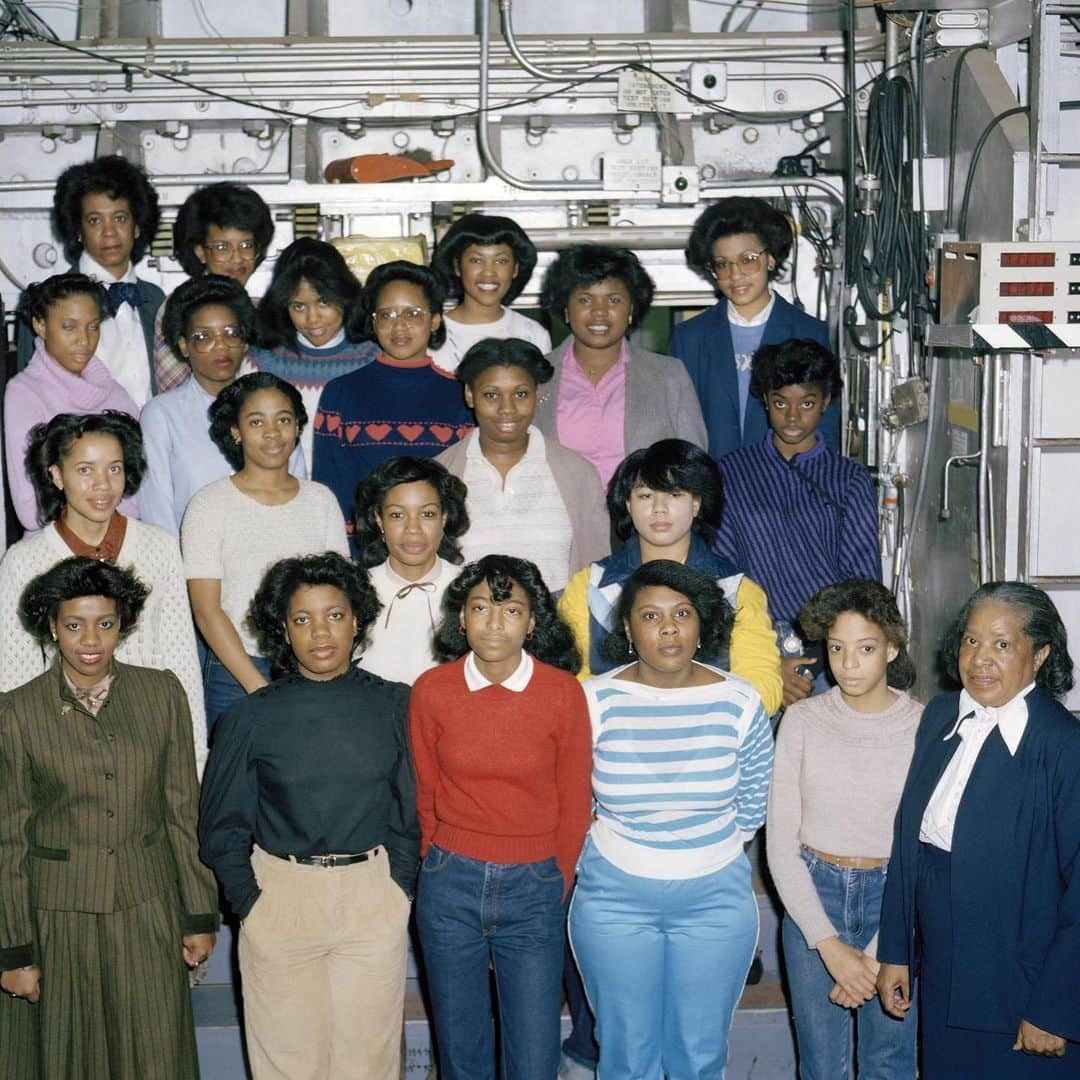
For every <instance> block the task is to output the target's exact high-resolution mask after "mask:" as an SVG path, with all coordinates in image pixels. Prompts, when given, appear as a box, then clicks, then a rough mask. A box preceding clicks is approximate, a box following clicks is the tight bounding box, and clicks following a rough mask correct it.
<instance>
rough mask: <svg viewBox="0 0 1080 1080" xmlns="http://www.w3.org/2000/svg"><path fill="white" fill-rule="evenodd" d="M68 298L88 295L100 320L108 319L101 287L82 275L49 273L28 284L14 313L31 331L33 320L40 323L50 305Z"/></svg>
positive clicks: (107, 300)
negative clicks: (37, 320) (41, 279)
mask: <svg viewBox="0 0 1080 1080" xmlns="http://www.w3.org/2000/svg"><path fill="white" fill-rule="evenodd" d="M72 296H88V297H89V298H90V299H91V300H92V301H93V303H94V305H95V307H97V310H98V316H99V317H100V318H101V319H103V320H104V319H109V318H111V317H112V308H110V306H109V294H108V292H106V291H105V286H104V285H102V284H101V283H100V282H98V281H94V279H93V278H89V277H87V276H86V275H85V274H53V275H52V277H47V278H46V279H45V280H44V281H32V282H30V284H29V285H27V286H26V288H25V289H24V290H23V294H22V296H20V297H19V306H18V308H17V309H16V314H18V316H19V318H21V319H22V320H23V321H24V322H25V323H26V325H27V326H29V327H30V328H31V329H33V325H34V322H33V321H34V319H41V320H42V321H44V320H45V319H46V318H47V317H48V314H49V308H51V307H52V306H53V304H55V303H57V302H59V301H60V300H67V299H69V298H70V297H72Z"/></svg>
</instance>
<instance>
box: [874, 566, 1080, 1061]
mask: <svg viewBox="0 0 1080 1080" xmlns="http://www.w3.org/2000/svg"><path fill="white" fill-rule="evenodd" d="M946 656H947V659H948V660H949V661H950V665H951V667H952V669H953V672H954V674H957V675H958V676H959V679H960V682H961V683H962V684H963V687H964V689H963V691H962V692H961V693H959V694H941V695H939V696H938V697H936V698H935V699H934V700H933V701H932V702H931V703H930V704H929V705H928V706H927V707H926V711H925V713H924V714H923V719H922V723H921V725H920V727H919V733H918V736H917V739H916V745H915V755H914V758H913V759H912V763H911V769H910V771H909V773H908V778H907V782H906V785H905V788H904V794H903V796H902V798H901V802H900V808H899V810H898V812H897V816H896V826H895V839H894V842H893V851H892V858H891V860H890V862H889V869H888V876H887V878H886V883H885V898H884V903H883V910H882V915H881V931H880V934H881V936H880V942H879V945H878V958H879V960H880V961H881V970H880V971H879V973H878V983H877V984H878V994H879V996H880V998H881V1002H882V1005H883V1006H884V1008H885V1010H886V1012H888V1013H890V1014H891V1015H893V1016H895V1017H896V1018H897V1019H900V1020H903V1019H904V1017H905V1014H906V1012H907V1010H908V1009H909V1007H910V1004H911V1000H912V999H911V984H912V976H913V975H915V976H917V977H918V986H919V998H920V1007H919V1023H920V1027H921V1035H922V1044H923V1051H922V1069H921V1072H920V1076H921V1077H922V1078H923V1080H964V1078H971V1080H976V1078H977V1080H1022V1078H1027V1077H1036V1078H1037V1077H1066V1076H1068V1077H1078V1076H1080V1046H1078V1045H1076V1044H1077V1042H1080V723H1078V722H1077V721H1076V719H1075V717H1074V716H1073V715H1072V714H1071V713H1070V712H1069V711H1068V710H1067V709H1065V708H1064V707H1063V706H1062V705H1061V704H1060V702H1059V701H1058V700H1057V699H1058V698H1060V697H1061V696H1063V695H1064V694H1065V692H1066V691H1067V690H1069V689H1070V688H1071V687H1072V685H1073V676H1072V659H1071V658H1070V656H1069V653H1068V649H1067V644H1066V636H1065V627H1064V626H1063V625H1062V621H1061V617H1060V615H1059V614H1058V612H1057V609H1056V608H1055V607H1054V605H1053V603H1052V602H1051V601H1050V599H1049V597H1047V596H1046V594H1045V593H1043V592H1042V591H1041V590H1040V589H1037V588H1035V587H1034V586H1032V585H1026V584H1021V583H1020V582H1012V581H998V582H992V583H990V584H988V585H983V586H982V587H981V588H980V589H978V590H977V591H976V592H975V594H974V595H973V596H972V597H971V599H970V600H969V601H968V602H967V604H966V605H965V606H964V609H963V611H962V612H961V613H960V617H959V619H958V620H957V622H956V624H955V625H954V627H953V630H952V633H951V637H950V639H949V643H948V646H947V649H946ZM906 1022H907V1023H912V1022H913V1020H912V1019H909V1020H907V1021H906Z"/></svg>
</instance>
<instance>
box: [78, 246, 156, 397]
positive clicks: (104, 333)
mask: <svg viewBox="0 0 1080 1080" xmlns="http://www.w3.org/2000/svg"><path fill="white" fill-rule="evenodd" d="M79 272H80V273H82V274H85V275H86V276H87V277H89V278H93V279H94V281H99V282H101V284H102V285H104V286H105V288H106V289H108V287H109V286H110V285H112V284H113V283H115V282H126V283H128V284H131V285H135V284H136V283H137V282H138V278H137V277H136V276H135V267H134V266H133V265H132V264H131V263H130V262H129V263H128V268H127V270H126V271H125V272H124V273H123V274H121V275H120V277H113V275H112V274H110V273H109V271H108V270H106V269H105V267H104V266H102V265H101V264H100V263H98V262H97V261H95V260H94V259H92V258H91V257H90V256H89V255H87V253H86V252H85V251H84V252H83V253H82V254H81V255H80V256H79ZM97 356H98V358H99V359H100V360H101V361H102V362H103V363H104V365H105V366H106V367H107V368H108V369H109V374H110V375H111V376H112V377H113V378H114V379H115V380H116V381H117V382H118V383H119V384H120V385H121V386H122V387H123V388H124V389H125V390H126V391H127V392H128V394H129V395H130V396H131V400H132V401H134V402H135V404H136V405H138V406H139V408H140V409H141V408H142V407H143V406H144V405H145V404H146V403H147V401H149V400H150V356H149V354H148V353H147V351H146V335H145V334H144V333H143V327H142V320H141V319H140V318H139V310H138V308H135V307H133V306H132V305H131V304H128V303H123V304H121V305H120V307H119V308H118V309H117V312H116V314H115V315H114V316H113V317H112V318H111V319H105V320H104V321H103V322H102V324H101V340H100V341H99V342H98V347H97Z"/></svg>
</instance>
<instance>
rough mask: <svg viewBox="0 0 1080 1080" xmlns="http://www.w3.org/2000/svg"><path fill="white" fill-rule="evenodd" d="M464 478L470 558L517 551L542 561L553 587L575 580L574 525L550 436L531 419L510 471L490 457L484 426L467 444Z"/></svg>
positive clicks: (464, 542) (464, 544)
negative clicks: (483, 444) (551, 460)
mask: <svg viewBox="0 0 1080 1080" xmlns="http://www.w3.org/2000/svg"><path fill="white" fill-rule="evenodd" d="M461 479H462V480H464V482H465V486H466V487H467V488H468V491H469V494H468V498H467V500H466V503H465V505H466V507H467V508H468V511H469V531H468V532H467V533H466V534H465V535H464V536H463V537H462V538H461V554H462V556H463V557H464V559H465V561H466V562H475V561H476V560H477V559H482V558H483V557H484V556H485V555H494V554H496V553H498V554H500V555H513V556H515V557H516V558H519V559H528V560H529V561H530V562H533V563H535V564H536V567H537V569H538V570H539V571H540V574H541V576H542V577H543V579H544V582H545V584H546V585H547V587H548V588H549V589H550V590H551V591H552V592H558V591H559V590H560V589H565V588H566V583H567V582H568V581H569V580H570V550H571V548H572V546H573V543H574V529H573V526H572V525H571V523H570V514H569V512H568V511H567V509H566V504H565V503H564V502H563V498H562V494H561V493H560V491H559V485H558V484H557V483H556V482H555V474H554V473H553V472H552V471H551V466H550V465H549V464H548V460H547V451H546V450H545V449H544V436H543V434H542V433H541V432H540V429H539V428H537V427H536V426H535V425H533V424H530V425H529V445H528V448H527V449H526V451H525V456H524V457H523V458H522V459H521V460H520V461H519V462H518V463H517V464H516V465H514V466H513V467H512V468H511V469H510V470H509V472H507V474H506V478H505V480H504V479H503V477H502V475H501V474H500V473H499V470H498V469H496V468H495V466H494V465H492V464H491V462H490V461H488V459H487V458H486V457H484V452H483V450H481V449H480V432H479V431H473V432H471V433H470V434H469V435H468V437H467V441H466V444H465V469H464V471H463V473H462V477H461Z"/></svg>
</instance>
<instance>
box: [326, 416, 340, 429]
mask: <svg viewBox="0 0 1080 1080" xmlns="http://www.w3.org/2000/svg"><path fill="white" fill-rule="evenodd" d="M325 419H326V430H327V431H331V432H333V431H337V429H338V428H339V427H341V417H340V416H339V415H338V414H337V413H328V414H327V415H326V417H325Z"/></svg>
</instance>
